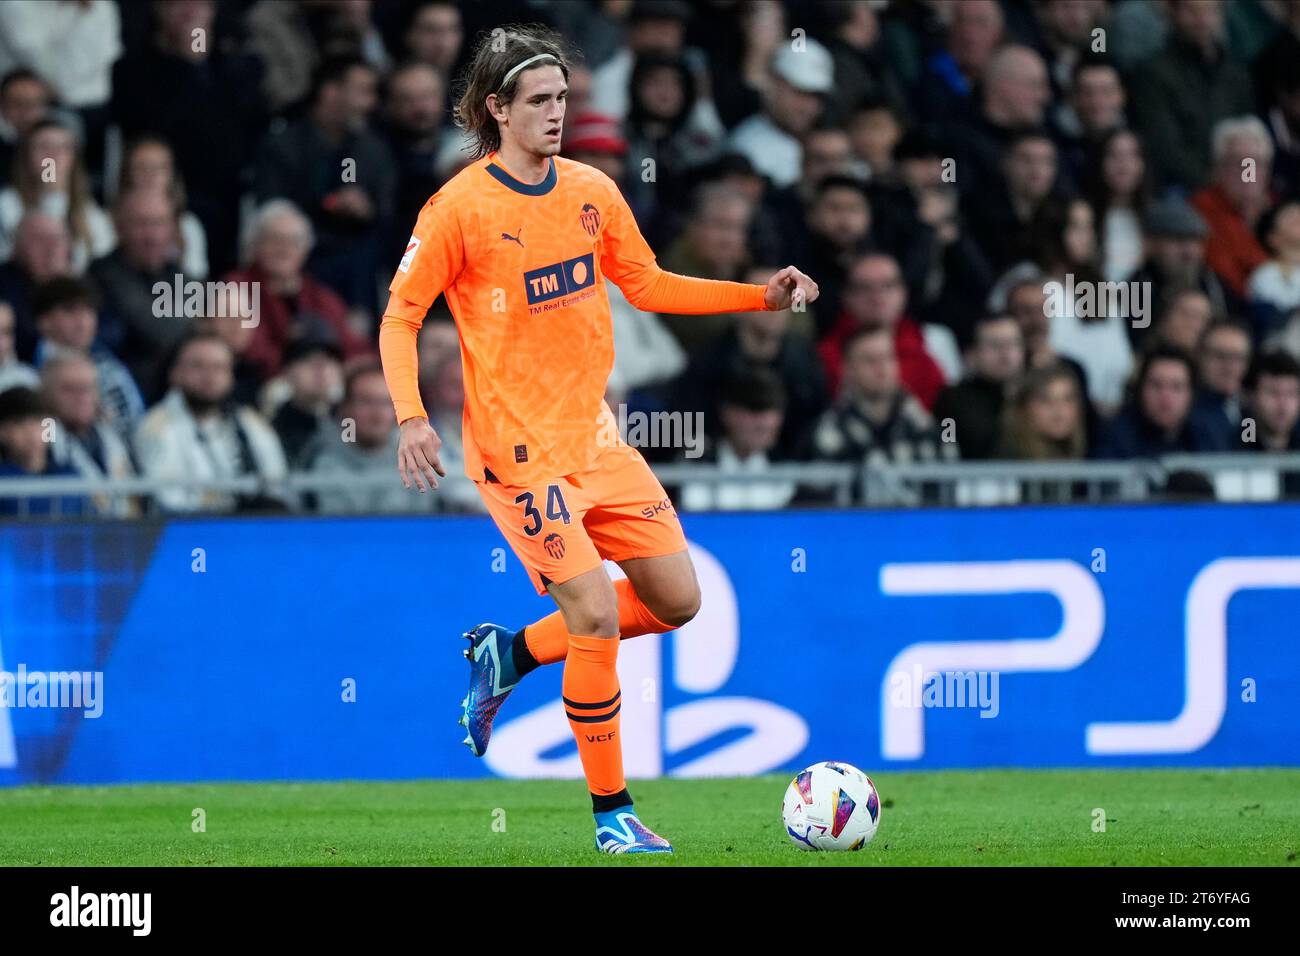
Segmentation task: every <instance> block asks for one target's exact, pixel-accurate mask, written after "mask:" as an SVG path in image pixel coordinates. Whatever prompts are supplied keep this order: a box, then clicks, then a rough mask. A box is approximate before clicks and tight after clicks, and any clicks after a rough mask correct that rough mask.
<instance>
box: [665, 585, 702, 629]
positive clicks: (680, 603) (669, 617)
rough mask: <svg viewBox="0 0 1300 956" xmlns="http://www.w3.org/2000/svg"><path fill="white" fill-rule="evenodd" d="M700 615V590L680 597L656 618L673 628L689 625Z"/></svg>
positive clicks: (694, 590) (696, 589)
mask: <svg viewBox="0 0 1300 956" xmlns="http://www.w3.org/2000/svg"><path fill="white" fill-rule="evenodd" d="M699 613H700V592H699V589H698V588H695V589H692V590H691V591H689V592H688V593H686V594H682V595H679V596H677V597H675V598H674V600H673V601H672V602H671V603H670V604H669V605H668V606H667V607H665V608H663V611H662V613H657V614H656V615H655V617H657V618H659V620H661V621H663V623H665V624H670V625H672V626H673V627H675V628H676V627H681V626H682V625H683V624H687V623H689V622H690V621H691V620H693V619H694V618H695V615H696V614H699Z"/></svg>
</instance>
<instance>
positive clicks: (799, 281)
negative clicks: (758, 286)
mask: <svg viewBox="0 0 1300 956" xmlns="http://www.w3.org/2000/svg"><path fill="white" fill-rule="evenodd" d="M817 295H818V290H817V283H816V282H813V280H812V279H810V278H808V277H807V276H806V275H804V274H803V273H802V272H800V271H799V270H798V269H796V268H795V267H794V266H786V267H785V268H784V269H782V270H781V271H780V272H778V273H776V275H774V276H772V278H770V279H768V280H767V291H766V292H765V293H764V294H763V301H764V302H765V303H766V304H767V308H768V310H769V311H773V312H775V311H777V310H778V309H788V308H791V307H793V308H795V309H802V308H803V307H804V306H805V305H807V304H808V303H809V302H815V301H817Z"/></svg>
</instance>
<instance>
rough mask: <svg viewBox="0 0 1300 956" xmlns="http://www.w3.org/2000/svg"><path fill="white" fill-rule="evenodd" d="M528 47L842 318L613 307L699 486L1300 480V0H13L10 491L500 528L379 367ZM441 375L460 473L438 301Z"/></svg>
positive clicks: (437, 373)
mask: <svg viewBox="0 0 1300 956" xmlns="http://www.w3.org/2000/svg"><path fill="white" fill-rule="evenodd" d="M510 22H543V23H548V24H550V25H551V26H553V27H554V28H555V29H557V30H558V31H560V32H561V33H562V34H563V35H564V36H565V37H566V39H567V40H568V41H569V42H570V43H571V44H572V46H573V47H574V49H575V51H577V52H578V54H579V56H578V57H577V59H576V62H575V65H574V67H573V69H572V71H571V74H570V76H569V95H568V106H567V114H566V120H565V122H566V129H565V133H564V137H563V144H564V147H563V148H564V155H566V156H569V157H571V158H573V159H576V160H579V161H582V162H585V163H590V164H592V165H595V166H597V167H599V168H600V169H602V170H604V171H605V172H606V173H608V174H609V175H610V176H611V177H612V178H613V179H614V180H615V181H616V182H618V183H619V185H620V187H621V188H622V189H623V190H624V192H625V195H626V197H627V199H628V202H629V204H630V205H631V207H632V209H633V210H634V212H635V214H636V216H637V219H638V222H639V224H640V226H641V229H642V231H643V232H644V233H645V235H646V236H647V238H648V239H649V240H650V242H651V245H652V246H653V247H654V249H655V250H656V252H657V253H658V255H659V261H660V264H661V265H662V266H663V267H664V268H666V269H669V270H672V271H676V272H681V273H684V274H689V275H697V276H704V277H709V278H715V279H732V280H742V281H749V282H766V280H767V278H768V277H769V276H770V275H771V274H772V273H773V272H774V271H776V269H778V268H780V267H781V266H783V265H786V264H794V265H796V266H798V267H799V268H800V269H802V270H803V271H805V272H807V273H808V274H809V275H811V276H813V277H814V278H815V279H816V281H817V282H818V283H819V285H820V288H821V297H820V298H819V300H818V301H817V302H815V303H813V304H812V305H811V306H810V307H809V308H808V309H807V310H801V311H785V312H766V313H747V314H743V315H735V316H732V315H720V316H674V315H650V314H644V313H640V312H638V311H636V310H634V309H633V308H632V307H631V306H630V305H628V303H627V301H626V299H625V298H624V297H623V296H622V294H621V293H620V292H619V290H618V288H617V287H615V286H613V285H612V284H609V289H608V291H609V297H610V303H611V307H612V312H613V319H614V330H615V342H616V353H617V357H616V361H615V367H614V370H613V374H612V376H611V378H610V382H609V392H608V396H607V397H608V400H609V401H610V404H611V406H618V405H620V404H621V405H622V407H623V408H624V409H627V410H631V411H633V412H643V413H653V412H672V411H680V412H699V413H702V415H703V421H704V423H705V428H706V440H705V443H704V446H703V448H702V449H700V448H697V449H694V452H695V453H693V454H691V455H690V456H687V457H686V458H685V460H687V461H709V462H714V463H716V464H717V466H718V467H719V468H724V469H732V470H734V471H735V472H737V473H742V472H743V473H747V474H750V475H753V474H755V473H761V472H762V471H763V470H765V469H766V468H768V467H769V465H770V464H771V463H773V462H778V461H783V460H795V461H835V462H852V463H859V464H861V465H862V466H870V465H871V464H872V463H877V462H881V461H894V462H908V461H943V460H955V459H959V458H960V459H967V460H970V459H1021V460H1057V461H1068V460H1082V459H1087V458H1094V459H1133V458H1146V457H1154V456H1159V455H1163V454H1166V453H1171V452H1227V451H1240V452H1241V453H1243V454H1249V453H1251V452H1259V451H1283V450H1297V449H1300V363H1298V361H1297V359H1298V358H1300V3H1297V2H1282V0H1235V2H1231V3H1223V2H1220V0H890V2H883V0H824V2H788V3H782V2H780V0H699V2H695V3H682V2H677V0H554V2H542V0H538V2H526V0H501V2H483V3H474V2H462V3H456V2H450V0H221V2H219V3H218V2H214V0H159V2H153V3H134V2H132V3H121V4H118V3H115V2H112V0H6V2H4V3H0V475H5V476H29V477H30V476H37V475H70V474H79V475H83V476H131V475H144V476H152V477H157V478H163V479H165V478H173V477H199V478H220V477H228V476H236V475H260V476H262V477H265V478H270V479H275V478H277V477H280V476H283V475H285V474H288V473H290V472H293V471H306V472H314V473H317V474H321V475H325V476H336V477H344V478H346V477H348V476H357V475H370V474H383V475H388V476H390V477H391V478H392V484H391V486H390V487H391V490H390V491H387V492H384V493H372V492H370V491H368V490H367V491H357V490H354V489H351V488H349V487H347V485H346V482H341V483H338V484H337V487H335V489H334V490H330V491H326V490H322V491H321V492H319V493H318V494H316V495H313V496H311V500H309V501H308V502H306V504H305V507H308V508H317V509H321V510H325V511H341V510H377V511H412V510H426V509H433V508H441V509H449V510H476V509H479V508H480V507H481V505H480V504H479V501H478V497H477V495H476V494H475V493H474V490H473V488H472V487H471V486H468V485H467V484H465V485H460V486H459V487H458V486H456V485H455V484H450V483H449V484H448V485H447V487H446V490H445V492H440V493H439V494H437V495H433V496H420V495H418V494H415V493H411V492H406V491H405V490H404V489H403V488H402V487H401V484H400V482H399V481H398V479H397V477H396V474H395V449H396V442H397V429H396V422H395V419H394V416H393V409H392V404H391V401H390V399H389V396H388V393H387V389H386V387H385V384H384V379H383V375H382V371H381V369H380V366H379V365H378V364H377V352H376V348H375V338H376V333H377V329H378V319H379V316H380V314H381V312H382V309H383V306H384V303H385V299H386V295H387V293H386V286H387V283H388V281H389V279H390V278H391V277H392V274H393V269H394V266H395V264H396V262H397V261H398V259H400V257H401V255H402V251H403V248H404V244H405V242H406V239H407V237H408V235H409V234H410V231H411V227H412V225H413V223H414V221H415V217H416V215H417V213H418V212H419V209H420V207H421V206H422V205H423V203H424V202H425V201H426V200H427V198H428V197H429V196H430V195H431V194H432V193H434V192H435V191H437V189H438V188H439V187H440V186H441V184H442V183H444V182H446V181H447V180H448V179H449V178H450V177H451V176H453V175H455V173H456V172H458V171H459V170H460V169H461V168H463V167H464V166H465V165H466V164H467V163H468V162H469V154H468V153H467V152H466V151H465V149H464V147H465V139H464V136H463V134H462V132H461V131H460V130H458V129H457V128H456V127H455V126H454V124H453V122H452V118H451V107H452V105H453V103H454V101H455V98H456V95H457V91H456V90H455V89H454V85H455V79H456V78H457V76H458V75H459V72H460V69H461V67H462V66H463V64H464V62H465V61H466V58H467V56H468V53H469V51H470V48H471V44H472V41H473V39H474V37H475V36H477V35H478V34H479V32H480V31H483V30H490V29H491V28H493V27H495V26H499V25H502V24H506V23H510ZM204 282H220V283H222V284H223V285H221V286H205V285H198V286H197V288H198V289H199V290H200V291H199V292H198V294H197V295H195V294H192V292H191V290H192V289H193V288H196V286H195V285H194V284H195V283H204ZM160 284H161V285H160ZM160 288H165V289H166V290H167V291H166V292H165V293H160V292H159V289H160ZM214 289H215V290H216V291H215V292H214V291H213V290H214ZM249 289H257V290H259V292H258V294H257V298H256V302H255V303H251V302H249V301H247V298H248V296H247V290H249ZM250 305H253V306H254V307H255V308H256V319H257V320H256V322H255V323H254V322H250V321H248V318H249V314H250V313H249V312H248V307H249V306H250ZM420 351H421V365H420V375H421V388H422V391H423V393H424V400H425V405H426V407H427V408H428V410H429V414H430V417H431V420H432V423H433V425H434V427H435V428H436V429H437V431H438V434H439V435H440V437H441V438H442V440H443V442H444V445H443V462H444V464H445V465H446V467H447V469H448V471H449V472H451V471H458V470H459V469H460V468H461V462H460V461H459V460H458V446H459V435H460V427H461V420H460V419H461V408H462V396H463V389H462V382H461V364H460V361H459V353H458V339H457V334H456V330H455V327H454V324H453V322H452V319H451V316H450V314H449V313H448V312H447V309H446V305H445V303H444V302H443V301H442V300H439V301H438V302H437V303H436V304H435V305H434V307H433V309H431V311H430V314H429V316H428V318H427V319H426V321H425V324H424V329H423V331H422V333H421V339H420ZM701 451H702V454H698V453H699V452H701ZM645 452H646V455H647V457H649V458H651V459H652V460H654V459H658V460H665V459H666V458H669V457H672V456H677V457H682V455H683V450H682V449H680V448H679V449H675V450H674V449H653V448H647V449H645ZM358 487H370V486H358ZM678 491H679V494H678V497H679V500H680V503H681V504H682V506H683V507H684V508H686V509H691V508H716V507H722V508H726V507H745V508H753V507H783V506H785V505H787V504H790V503H791V502H792V501H794V500H796V499H797V496H798V494H799V491H798V489H797V488H795V487H794V486H792V485H789V484H785V483H781V482H769V483H766V484H761V483H760V484H749V485H744V486H742V485H739V484H737V485H736V486H735V487H728V486H726V485H722V486H714V485H707V484H700V485H699V486H695V485H692V484H689V483H688V484H686V485H685V486H684V487H682V488H680V489H678ZM27 504H28V509H27V510H29V511H32V512H39V511H40V510H41V509H42V507H48V506H50V505H51V504H52V503H51V502H49V501H45V502H44V503H43V502H42V501H41V500H38V499H33V500H31V501H29V502H28V503H27ZM65 504H66V503H65ZM160 504H161V506H162V507H163V508H164V509H165V510H167V511H173V512H185V511H197V510H230V509H253V508H275V507H289V503H287V502H284V501H268V500H264V499H261V498H248V497H246V496H245V497H241V496H231V495H226V494H216V493H214V492H212V491H207V490H202V489H189V488H177V489H173V490H169V491H168V492H166V493H165V494H163V495H162V496H161V498H160ZM75 506H76V503H75V502H74V503H73V504H72V505H69V507H75ZM81 506H82V507H84V508H85V509H87V510H90V511H100V512H108V513H110V514H115V515H120V516H126V515H132V514H137V513H139V510H140V506H139V504H138V503H136V502H130V501H127V502H121V501H117V502H113V503H111V504H110V503H105V502H96V501H87V502H84V503H82V505H81ZM292 506H293V507H295V508H296V507H302V506H304V505H303V503H300V502H296V501H295V502H293V503H292ZM15 507H16V505H15V503H14V502H13V501H11V500H10V501H4V500H0V510H8V511H9V512H11V513H12V512H13V511H14V509H15Z"/></svg>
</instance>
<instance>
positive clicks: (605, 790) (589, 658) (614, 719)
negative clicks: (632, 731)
mask: <svg viewBox="0 0 1300 956" xmlns="http://www.w3.org/2000/svg"><path fill="white" fill-rule="evenodd" d="M618 643H619V642H618V638H616V637H585V636H577V635H574V636H571V637H570V638H569V653H568V657H567V658H566V660H565V664H564V681H563V685H562V686H563V695H564V710H565V713H566V715H567V716H568V718H569V727H570V728H571V729H572V731H573V736H574V738H575V739H576V740H577V742H578V754H579V756H580V757H581V759H582V770H583V773H584V774H585V775H586V777H587V787H588V789H589V790H590V791H591V793H592V799H593V801H594V802H596V803H606V802H608V801H609V799H610V798H611V797H619V796H621V797H622V801H621V802H622V804H624V805H625V804H628V803H631V802H632V801H631V798H630V797H628V796H627V784H626V781H625V780H624V779H623V742H622V740H621V739H620V737H619V733H618V730H619V716H618V715H619V711H620V710H621V709H622V695H621V693H620V692H619V687H618V671H617V669H616V666H615V665H616V662H617V660H618Z"/></svg>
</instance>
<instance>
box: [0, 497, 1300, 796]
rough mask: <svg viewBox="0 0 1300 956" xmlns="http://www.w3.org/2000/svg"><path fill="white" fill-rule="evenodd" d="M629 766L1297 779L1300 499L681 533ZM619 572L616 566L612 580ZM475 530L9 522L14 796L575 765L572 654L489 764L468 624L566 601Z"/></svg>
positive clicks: (523, 710)
mask: <svg viewBox="0 0 1300 956" xmlns="http://www.w3.org/2000/svg"><path fill="white" fill-rule="evenodd" d="M684 522H685V527H686V531H687V535H688V537H689V539H690V541H691V547H692V552H693V555H694V557H695V561H696V566H697V569H698V571H699V576H700V581H701V586H702V589H703V594H704V600H703V607H702V610H701V612H700V614H699V615H698V616H697V617H696V619H695V620H693V621H692V622H690V624H688V625H687V626H686V627H684V628H682V629H681V630H679V631H677V632H675V633H673V634H670V635H664V636H658V635H647V636H644V637H638V638H635V639H631V640H627V641H624V642H623V643H622V645H621V648H620V657H619V673H620V679H621V683H622V688H623V699H624V707H623V711H622V728H623V736H624V740H625V743H624V747H625V763H626V769H627V772H628V775H629V776H630V777H633V778H636V777H650V776H658V775H663V774H669V775H678V776H700V775H715V774H728V775H731V774H737V775H740V774H753V773H761V772H765V771H769V770H776V769H789V768H793V767H798V766H801V765H806V764H808V763H812V762H814V761H817V760H826V759H837V760H846V761H849V762H851V763H854V764H856V765H858V766H862V767H864V768H872V769H910V768H918V769H921V768H939V767H982V766H1023V767H1046V766H1125V765H1142V766H1152V765H1212V766H1245V765H1300V694H1297V693H1296V688H1297V687H1298V686H1300V640H1298V639H1297V637H1298V631H1300V628H1298V627H1297V621H1300V507H1296V506H1293V505H1151V506H1123V507H1041V508H1037V507H1036V508H1015V509H984V510H969V511H967V510H923V511H893V512H868V511H854V512H822V511H818V512H782V513H773V514H733V515H724V514H706V515H688V516H686V517H685V518H684ZM609 567H610V568H611V573H614V574H617V573H618V572H617V569H616V568H614V566H613V565H610V566H609ZM552 609H553V605H552V604H551V602H550V601H549V600H548V599H545V598H539V597H538V596H537V595H536V593H535V592H534V591H533V589H532V587H531V585H530V584H529V582H528V579H527V577H526V575H525V573H524V571H523V569H522V567H521V566H520V565H519V563H518V561H517V559H516V558H515V556H514V555H513V554H512V553H511V552H510V551H509V550H508V549H507V548H506V546H505V545H504V543H503V541H502V540H501V538H500V537H499V536H498V534H497V532H496V530H495V528H494V527H493V526H492V525H491V523H490V522H489V521H487V520H486V519H484V518H477V517H465V518H436V517H430V518H393V519H387V518H365V519H324V518H319V519H318V518H248V519H244V518H222V519H211V520H174V521H169V522H166V523H160V524H153V525H149V524H126V523H100V524H95V523H86V524H53V523H52V524H27V525H18V524H11V525H8V526H6V527H4V528H0V702H3V703H4V706H2V707H0V784H17V783H27V782H60V783H108V782H135V781H162V780H265V779H397V778H414V777H453V778H454V777H479V776H485V775H491V774H499V775H506V776H521V777H530V776H564V777H571V776H579V775H580V769H579V765H578V758H577V753H576V748H575V746H574V745H573V742H572V740H571V738H570V732H569V728H568V724H567V722H566V720H565V718H564V711H563V707H562V705H561V703H560V673H561V668H560V666H559V665H556V666H551V667H546V668H542V669H539V670H538V671H537V672H535V673H534V674H531V675H529V676H528V677H527V678H526V679H525V681H524V682H523V683H522V684H521V685H520V687H519V689H518V690H517V691H516V692H515V693H514V695H513V696H512V697H511V699H510V700H509V701H508V702H507V703H506V705H505V707H504V708H503V709H502V712H501V714H500V716H499V718H498V724H497V729H496V731H495V733H494V736H493V738H492V746H491V748H490V750H489V753H488V755H487V757H486V759H484V760H478V759H476V758H474V757H473V756H471V755H470V754H469V752H468V750H467V749H466V748H465V747H464V746H462V744H461V743H460V741H461V738H462V736H463V730H462V729H461V728H460V727H459V726H458V725H457V722H456V721H457V718H458V717H459V712H460V710H459V701H460V699H461V697H462V696H464V692H465V686H466V665H465V662H464V660H463V658H462V657H461V650H462V648H463V647H464V642H463V641H462V640H461V639H460V634H461V632H462V631H464V630H466V629H467V628H469V627H470V626H472V625H475V624H478V623H480V622H482V621H493V622H496V623H500V624H503V625H506V626H508V627H511V628H516V627H518V626H520V625H522V624H525V623H527V622H529V621H531V620H535V619H537V618H538V617H541V616H542V615H544V614H547V613H549V612H550V611H551V610H552Z"/></svg>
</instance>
